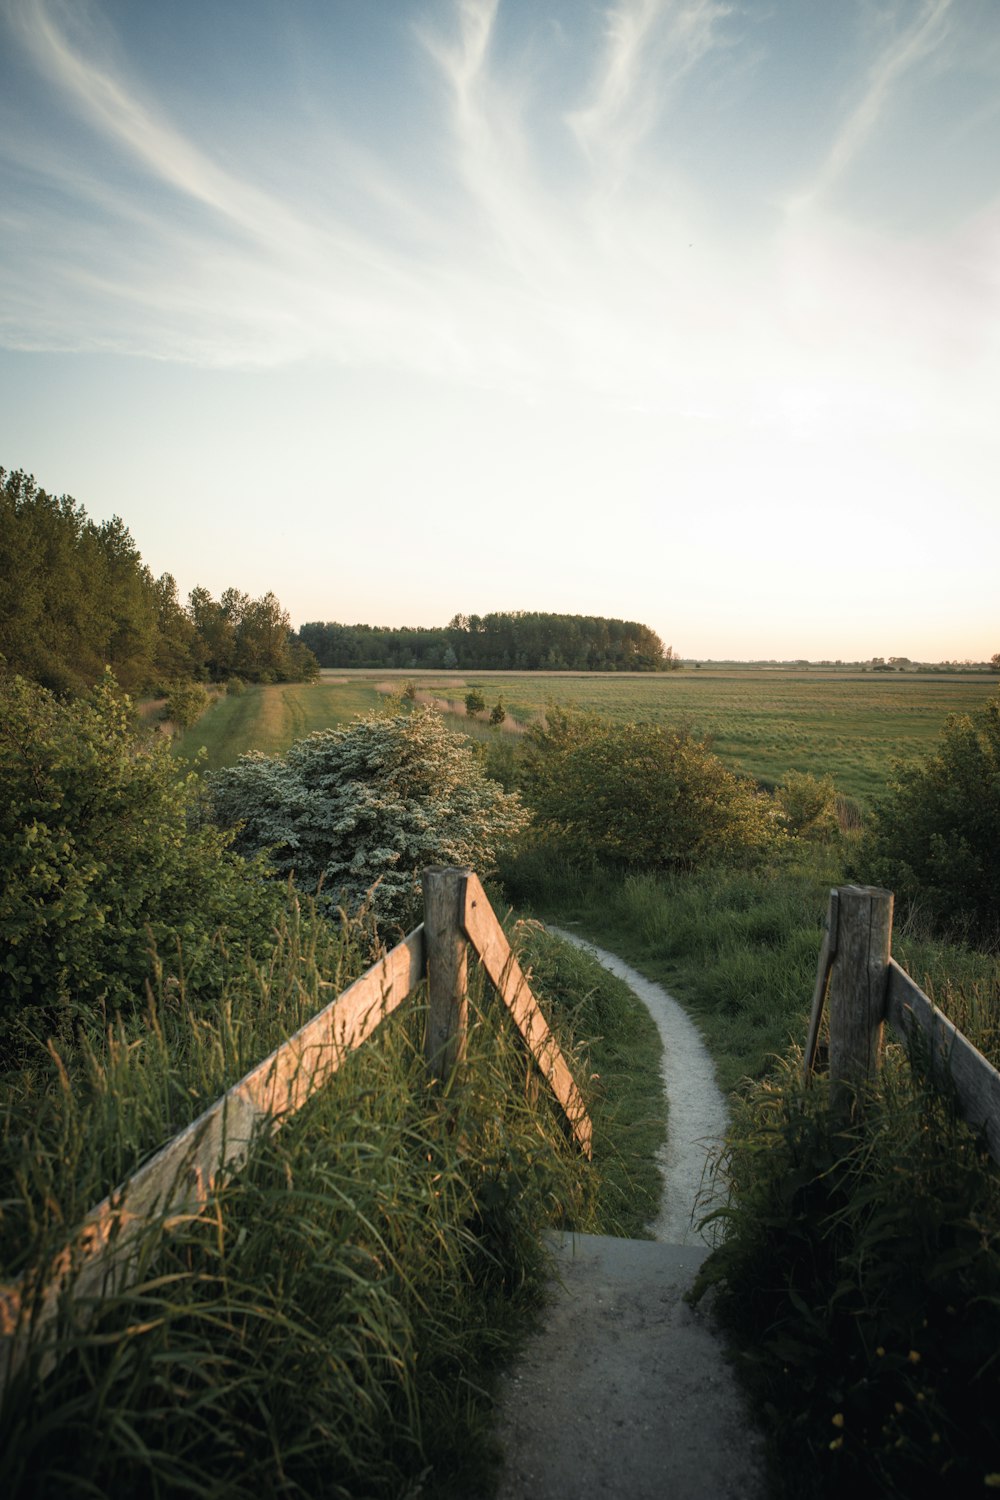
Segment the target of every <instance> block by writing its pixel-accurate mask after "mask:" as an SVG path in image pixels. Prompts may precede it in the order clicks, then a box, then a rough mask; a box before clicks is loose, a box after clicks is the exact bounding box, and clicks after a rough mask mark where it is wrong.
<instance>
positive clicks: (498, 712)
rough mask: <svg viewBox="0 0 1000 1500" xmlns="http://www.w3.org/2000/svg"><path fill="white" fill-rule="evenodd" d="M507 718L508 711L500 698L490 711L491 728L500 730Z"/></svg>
mask: <svg viewBox="0 0 1000 1500" xmlns="http://www.w3.org/2000/svg"><path fill="white" fill-rule="evenodd" d="M506 717H507V710H506V709H505V708H504V706H503V699H502V698H498V699H497V701H496V702H495V703H494V705H493V707H492V708H491V709H490V727H491V728H493V729H499V728H500V725H501V724H502V723H503V721H504V719H506Z"/></svg>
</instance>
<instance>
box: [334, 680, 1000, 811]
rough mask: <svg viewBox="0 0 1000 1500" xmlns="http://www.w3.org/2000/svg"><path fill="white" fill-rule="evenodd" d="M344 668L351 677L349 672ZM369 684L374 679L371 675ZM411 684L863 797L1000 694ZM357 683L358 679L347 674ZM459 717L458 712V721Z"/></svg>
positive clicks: (760, 686) (633, 684)
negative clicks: (662, 731) (671, 743)
mask: <svg viewBox="0 0 1000 1500" xmlns="http://www.w3.org/2000/svg"><path fill="white" fill-rule="evenodd" d="M345 675H347V674H345ZM367 675H368V677H369V678H370V679H371V680H373V681H374V680H375V678H376V675H377V674H374V673H372V674H367ZM406 675H407V676H409V677H411V678H412V680H413V681H414V682H415V684H416V686H417V689H418V691H421V690H427V691H430V692H432V693H437V694H439V695H440V697H441V698H447V699H448V700H450V701H455V700H460V699H461V698H462V696H463V695H464V692H465V685H466V683H469V684H471V683H476V684H479V685H481V686H482V688H483V693H484V696H485V698H486V701H487V703H491V702H493V701H495V695H496V694H497V693H501V694H502V695H503V700H504V703H505V705H506V707H507V710H508V712H509V713H510V714H511V715H512V716H513V717H514V719H515V720H517V721H518V722H520V723H522V724H524V723H528V722H530V720H531V719H533V718H536V717H538V716H539V715H540V714H542V713H544V711H545V705H546V704H547V703H557V704H559V705H560V706H572V707H575V708H581V709H585V710H588V711H589V712H592V713H597V714H603V715H605V716H606V717H608V718H611V719H619V720H622V721H624V720H629V719H635V720H647V721H650V720H651V721H654V722H656V723H662V724H669V725H672V726H674V727H681V726H684V727H687V728H690V729H691V730H692V731H693V732H694V733H695V734H697V735H699V736H708V737H709V739H710V740H711V742H712V746H713V748H714V750H715V751H716V753H717V754H718V755H719V756H720V757H721V759H722V760H724V761H725V762H726V763H727V765H730V766H732V767H734V768H735V769H738V770H742V771H747V772H749V773H750V774H751V775H753V776H757V777H761V778H765V779H770V780H772V781H777V780H780V779H781V777H782V776H783V775H784V773H785V772H786V771H788V770H796V771H809V772H811V773H812V774H813V775H814V776H822V775H826V774H828V773H829V774H830V775H832V776H833V779H834V781H835V782H836V784H837V787H838V789H839V790H840V791H842V792H845V793H847V794H848V795H850V796H854V797H858V798H859V799H861V800H862V801H866V802H867V801H868V800H870V798H871V797H872V796H874V795H877V794H878V792H879V791H880V790H881V789H882V787H883V786H884V785H885V781H886V776H887V774H888V772H889V770H890V768H891V762H892V761H893V760H894V759H895V758H897V757H904V758H908V757H913V756H922V755H925V754H926V753H927V752H928V751H929V750H930V749H931V748H932V747H933V745H934V742H935V740H936V739H937V737H938V735H939V734H940V732H941V729H942V727H943V725H944V723H945V720H946V719H947V717H948V715H949V714H952V713H969V712H971V711H973V710H974V709H977V708H979V707H980V706H981V705H982V704H983V703H984V702H985V701H986V699H987V698H988V697H989V696H990V695H991V694H992V693H995V692H996V691H997V688H998V686H1000V684H998V681H997V678H996V677H995V676H993V675H986V674H984V675H981V676H974V675H967V676H966V675H958V674H954V675H953V674H947V675H945V674H942V675H939V676H932V675H918V674H915V673H913V674H911V673H902V672H900V673H880V672H879V673H875V672H851V673H849V672H840V673H838V672H818V671H814V672H775V671H767V670H760V671H756V670H746V669H744V670H740V669H738V668H737V669H734V670H731V671H704V670H703V671H694V670H691V671H686V672H671V673H667V674H663V675H660V674H657V675H655V676H654V675H651V674H635V675H630V674H629V675H626V674H597V673H580V674H573V673H532V674H530V675H529V674H526V673H521V674H517V673H513V672H510V673H507V672H495V673H484V674H481V675H479V676H478V677H473V676H471V675H461V674H458V673H437V674H433V673H432V674H427V675H421V674H406ZM351 676H352V680H353V681H355V682H358V681H361V680H364V674H360V673H359V674H357V675H356V676H355V675H354V674H351ZM457 721H458V722H460V719H459V720H457Z"/></svg>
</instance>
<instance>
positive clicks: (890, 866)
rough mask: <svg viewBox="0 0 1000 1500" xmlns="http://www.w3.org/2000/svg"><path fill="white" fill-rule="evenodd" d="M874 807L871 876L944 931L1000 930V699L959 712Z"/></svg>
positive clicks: (983, 933) (988, 933)
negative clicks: (925, 755)
mask: <svg viewBox="0 0 1000 1500" xmlns="http://www.w3.org/2000/svg"><path fill="white" fill-rule="evenodd" d="M895 772H896V774H895V781H894V782H893V783H892V785H891V786H890V789H889V794H888V796H887V797H885V798H884V799H883V800H882V801H880V802H879V803H878V804H877V805H876V808H875V815H874V819H873V827H872V832H871V835H870V837H869V839H868V841H867V843H866V846H865V856H864V867H865V874H866V876H867V877H868V878H874V879H876V880H880V881H882V882H883V883H884V884H885V885H888V886H891V887H892V888H893V889H894V890H896V891H897V892H898V893H899V894H900V895H902V896H903V897H904V898H906V899H907V901H908V902H909V904H910V905H911V907H914V906H915V907H919V908H921V909H922V910H923V911H924V912H925V913H926V915H927V916H928V917H929V918H930V921H931V923H932V925H934V926H936V927H937V928H939V929H941V930H955V931H962V932H968V933H969V934H970V935H971V936H973V937H978V938H980V939H983V940H988V939H990V938H992V937H994V936H995V935H996V933H997V931H998V928H1000V697H996V698H992V699H991V700H990V702H989V703H987V705H986V706H985V708H983V709H982V710H981V711H980V712H979V713H977V714H975V715H972V716H969V715H953V716H952V717H951V718H949V719H948V722H947V724H946V726H945V729H944V732H943V734H942V736H941V741H940V747H939V749H938V750H937V751H936V753H935V754H933V755H930V756H928V758H927V759H926V760H925V761H923V762H922V763H916V764H912V765H898V766H897V767H896V768H895Z"/></svg>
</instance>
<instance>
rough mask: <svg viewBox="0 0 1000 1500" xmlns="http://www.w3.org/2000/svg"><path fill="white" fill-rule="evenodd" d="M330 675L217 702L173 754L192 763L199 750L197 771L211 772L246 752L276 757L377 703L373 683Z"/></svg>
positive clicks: (258, 689)
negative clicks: (202, 753)
mask: <svg viewBox="0 0 1000 1500" xmlns="http://www.w3.org/2000/svg"><path fill="white" fill-rule="evenodd" d="M332 675H333V676H334V680H333V681H328V682H316V683H302V682H281V683H275V684H273V685H270V686H267V687H249V688H247V690H246V692H244V693H241V694H240V695H239V696H238V697H233V698H220V699H219V700H218V701H217V702H216V703H213V705H212V707H211V708H210V709H209V710H208V711H207V713H204V714H203V715H202V716H201V718H200V719H199V720H198V722H197V724H195V725H194V727H193V728H191V729H189V730H188V731H187V733H186V734H183V735H181V736H180V737H179V738H178V739H177V740H176V742H175V745H174V748H175V750H176V753H177V754H178V755H181V756H183V757H184V758H185V759H187V760H193V759H194V757H195V756H196V755H197V754H198V752H199V751H200V750H202V749H204V751H205V758H204V759H203V760H202V761H201V762H200V763H199V764H200V766H201V767H202V768H204V769H205V770H208V771H217V770H218V769H219V768H220V766H231V765H232V764H233V763H234V761H236V760H237V759H238V757H239V756H241V755H243V754H245V753H246V752H247V751H248V750H261V751H263V753H264V754H265V755H280V754H281V753H282V752H283V751H285V750H287V749H288V747H289V745H291V744H292V743H294V741H295V740H300V739H302V737H303V736H304V735H307V734H312V732H313V730H315V729H329V728H331V727H332V726H334V725H337V724H347V723H350V721H351V719H353V718H354V717H355V716H356V715H357V714H363V713H368V712H369V711H370V710H371V709H373V708H377V707H378V705H379V704H380V703H381V702H382V701H383V699H382V695H381V694H380V693H378V692H376V690H375V685H374V681H372V682H364V681H358V680H355V681H352V682H347V681H345V680H344V679H342V678H340V679H337V678H336V675H335V674H332Z"/></svg>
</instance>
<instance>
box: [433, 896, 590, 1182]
mask: <svg viewBox="0 0 1000 1500" xmlns="http://www.w3.org/2000/svg"><path fill="white" fill-rule="evenodd" d="M462 923H463V926H464V928H465V931H466V933H467V934H468V937H469V941H470V942H471V944H472V946H473V948H475V950H476V952H477V953H478V954H479V957H480V959H481V960H482V965H483V968H484V969H485V970H486V972H487V974H488V975H489V977H490V979H491V981H492V982H493V985H494V987H495V989H496V990H497V993H498V994H499V995H500V997H501V999H502V1000H503V1003H504V1004H505V1005H506V1007H507V1009H508V1010H509V1011H510V1013H511V1015H512V1016H513V1018H514V1022H515V1024H516V1025H517V1028H518V1030H519V1031H520V1033H521V1035H522V1036H523V1038H524V1040H525V1042H526V1044H527V1047H528V1050H529V1052H530V1053H531V1055H532V1056H533V1057H534V1059H535V1061H536V1063H537V1064H538V1067H539V1070H540V1071H541V1073H542V1074H543V1075H544V1077H545V1078H546V1079H547V1080H548V1082H549V1086H550V1087H551V1089H552V1092H553V1093H554V1094H555V1096H556V1098H557V1099H558V1100H559V1103H560V1104H561V1105H562V1107H563V1110H564V1112H565V1114H566V1118H567V1120H568V1121H569V1124H570V1129H571V1130H572V1132H573V1134H574V1136H575V1137H576V1139H577V1142H578V1143H579V1146H580V1150H581V1151H583V1152H584V1153H585V1154H586V1155H587V1156H588V1157H590V1156H592V1154H593V1134H594V1131H593V1126H592V1124H591V1121H590V1116H589V1115H588V1114H587V1107H586V1105H585V1104H584V1102H583V1097H582V1095H581V1093H580V1090H579V1089H578V1088H577V1086H576V1084H575V1083H574V1081H573V1075H572V1073H571V1072H570V1070H569V1068H568V1066H567V1064H566V1059H565V1058H564V1057H563V1055H562V1053H561V1051H560V1050H559V1046H558V1043H557V1042H556V1039H555V1037H554V1036H553V1035H552V1032H551V1031H550V1030H549V1026H548V1022H547V1021H546V1019H545V1017H544V1016H543V1014H542V1011H541V1008H540V1006H539V1004H538V1001H537V1000H536V999H535V997H534V995H533V994H532V993H531V989H530V987H529V985H528V981H527V979H526V978H525V977H524V973H523V972H522V969H521V965H520V964H519V963H518V961H517V959H516V957H515V956H514V952H513V950H512V949H511V946H510V944H509V943H508V941H507V934H506V933H505V932H504V930H503V928H502V927H501V926H500V923H499V922H498V921H497V918H496V914H495V912H494V911H493V908H492V907H491V906H490V903H489V901H487V899H486V892H485V891H484V890H483V888H482V886H481V885H480V883H479V880H478V879H477V878H476V876H475V875H473V874H472V873H471V871H470V872H468V873H467V874H466V875H465V882H464V902H463V907H462Z"/></svg>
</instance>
